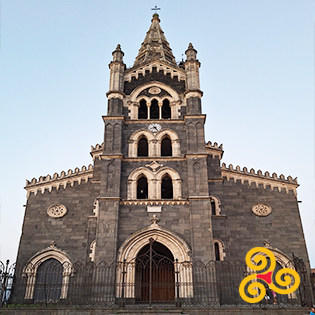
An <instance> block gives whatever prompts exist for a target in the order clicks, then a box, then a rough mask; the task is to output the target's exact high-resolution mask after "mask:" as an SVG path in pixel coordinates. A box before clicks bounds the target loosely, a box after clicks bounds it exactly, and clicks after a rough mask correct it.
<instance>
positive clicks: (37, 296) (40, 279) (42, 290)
mask: <svg viewBox="0 0 315 315" xmlns="http://www.w3.org/2000/svg"><path fill="white" fill-rule="evenodd" d="M62 272H63V267H62V265H61V263H60V262H59V261H58V260H56V259H54V258H50V259H47V260H45V261H44V262H43V263H41V265H40V266H39V267H38V269H37V274H36V283H35V290H34V301H35V302H58V301H59V300H60V296H61V288H62V278H63V276H62Z"/></svg>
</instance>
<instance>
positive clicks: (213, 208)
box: [210, 200, 216, 215]
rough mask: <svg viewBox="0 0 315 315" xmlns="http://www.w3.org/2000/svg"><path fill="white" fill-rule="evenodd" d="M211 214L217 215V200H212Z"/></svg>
mask: <svg viewBox="0 0 315 315" xmlns="http://www.w3.org/2000/svg"><path fill="white" fill-rule="evenodd" d="M210 204H211V214H212V215H216V210H215V201H214V200H211V203H210Z"/></svg>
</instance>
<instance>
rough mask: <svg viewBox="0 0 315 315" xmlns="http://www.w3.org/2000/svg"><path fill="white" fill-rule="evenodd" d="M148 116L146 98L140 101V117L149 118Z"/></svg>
mask: <svg viewBox="0 0 315 315" xmlns="http://www.w3.org/2000/svg"><path fill="white" fill-rule="evenodd" d="M147 118H148V108H147V103H146V101H145V100H141V101H140V106H139V111H138V119H147Z"/></svg>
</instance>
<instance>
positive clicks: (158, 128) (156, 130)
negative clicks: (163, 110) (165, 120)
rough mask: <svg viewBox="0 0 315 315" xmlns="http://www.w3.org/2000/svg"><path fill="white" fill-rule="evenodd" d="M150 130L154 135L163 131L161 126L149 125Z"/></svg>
mask: <svg viewBox="0 0 315 315" xmlns="http://www.w3.org/2000/svg"><path fill="white" fill-rule="evenodd" d="M148 129H149V130H150V131H151V132H153V133H157V132H159V131H160V130H161V125H159V124H151V125H149V127H148Z"/></svg>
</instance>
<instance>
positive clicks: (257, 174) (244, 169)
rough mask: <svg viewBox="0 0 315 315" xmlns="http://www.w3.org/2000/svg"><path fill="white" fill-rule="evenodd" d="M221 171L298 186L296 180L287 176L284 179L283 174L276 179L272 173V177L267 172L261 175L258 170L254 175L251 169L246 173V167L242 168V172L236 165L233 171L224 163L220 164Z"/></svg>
mask: <svg viewBox="0 0 315 315" xmlns="http://www.w3.org/2000/svg"><path fill="white" fill-rule="evenodd" d="M221 170H222V171H226V170H228V171H232V172H235V173H241V174H245V175H254V176H255V177H263V178H267V179H272V180H276V181H282V182H288V183H291V184H298V183H297V178H295V179H293V178H292V176H288V177H287V178H285V176H284V175H283V174H281V175H280V176H279V177H278V175H277V173H272V176H270V173H269V172H265V173H264V174H263V172H262V171H261V170H258V171H257V173H256V172H255V170H254V169H253V168H251V169H250V171H249V172H248V169H247V167H244V168H243V170H241V168H240V166H239V165H237V166H236V167H235V169H234V167H233V165H232V164H229V166H228V168H227V167H226V163H222V166H221Z"/></svg>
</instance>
